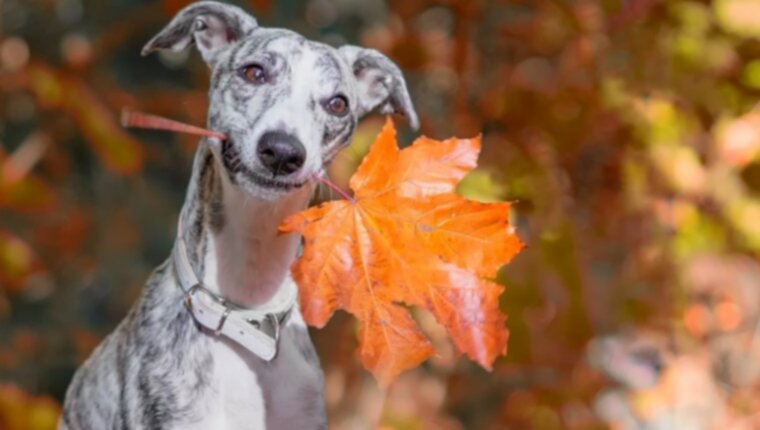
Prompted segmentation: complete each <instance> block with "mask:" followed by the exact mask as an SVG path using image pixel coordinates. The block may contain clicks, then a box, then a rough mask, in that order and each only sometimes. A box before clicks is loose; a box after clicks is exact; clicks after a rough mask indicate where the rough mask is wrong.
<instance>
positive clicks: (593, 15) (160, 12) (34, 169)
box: [0, 0, 760, 430]
mask: <svg viewBox="0 0 760 430" xmlns="http://www.w3.org/2000/svg"><path fill="white" fill-rule="evenodd" d="M187 3H189V2H188V1H187V0H163V1H157V0H155V1H154V0H139V1H138V0H109V1H101V0H0V16H1V18H2V20H1V21H0V429H8V430H20V429H25V430H26V429H28V430H32V429H35V430H36V429H50V428H53V424H54V422H55V419H56V416H57V414H58V405H59V404H60V401H61V399H62V397H63V394H64V392H65V389H66V386H67V384H68V382H69V380H70V378H71V376H72V373H73V372H74V370H75V369H76V367H77V366H78V364H79V363H81V362H82V361H83V360H84V359H85V358H86V357H87V356H88V354H89V353H90V351H91V350H92V349H93V348H94V347H95V345H97V343H98V341H99V340H100V339H101V338H102V337H103V336H104V335H106V334H107V333H108V332H109V331H110V330H112V329H113V328H114V327H115V325H116V324H117V323H118V321H119V320H120V319H121V318H122V317H123V316H124V315H125V314H126V312H127V310H128V308H129V307H130V305H131V304H132V302H133V300H134V299H135V298H136V296H137V295H138V294H139V292H140V289H141V288H142V285H143V282H144V281H145V279H146V277H147V276H148V274H149V272H150V271H151V270H152V269H153V268H154V267H155V266H157V265H158V264H159V263H160V262H161V261H163V260H164V259H165V258H166V257H167V256H168V255H169V250H170V248H171V246H172V243H173V239H174V232H175V223H176V217H177V213H178V210H179V208H180V206H181V204H182V200H183V196H184V189H185V186H186V184H187V181H188V179H189V173H190V167H191V157H192V154H193V151H194V147H195V141H194V138H188V137H181V136H171V135H168V134H161V133H154V132H131V131H130V132H126V131H124V130H122V129H121V128H120V126H119V124H118V112H119V111H120V110H121V108H123V107H130V108H135V109H140V110H144V111H147V112H151V113H155V114H159V115H163V116H167V117H170V118H175V119H179V120H182V121H186V122H189V123H193V124H199V125H202V124H204V123H205V113H206V94H205V90H206V88H207V79H208V75H209V74H208V71H207V70H206V68H205V65H203V64H202V62H201V61H200V60H199V58H198V56H197V55H196V54H194V53H191V52H190V51H188V52H187V53H183V54H173V55H169V54H161V55H159V56H151V57H147V58H141V57H140V56H139V51H140V48H141V46H142V44H143V43H144V42H145V41H147V40H148V39H149V38H150V36H152V35H153V34H154V33H155V32H157V31H158V30H159V29H160V28H161V27H162V26H163V25H164V24H165V23H166V22H168V20H169V19H170V18H171V16H172V15H173V14H174V13H175V12H176V11H178V10H179V9H180V8H181V7H182V6H184V5H186V4H187ZM237 3H238V4H239V5H241V6H244V7H245V8H247V9H248V10H250V11H252V13H253V14H254V15H255V16H256V17H257V18H258V19H259V21H260V23H262V24H263V25H265V26H280V27H287V28H290V29H293V30H296V31H299V32H301V33H302V34H304V35H305V36H307V37H309V38H312V39H316V40H321V41H324V42H326V43H329V44H332V45H341V44H344V43H355V44H361V45H364V46H368V47H373V48H376V49H379V50H381V51H383V52H385V53H386V54H388V55H389V56H390V57H392V58H393V59H394V60H395V61H397V62H398V64H399V65H400V66H401V68H402V69H403V70H404V71H405V73H406V76H407V79H408V82H409V84H410V89H411V92H412V96H413V100H414V101H415V103H416V105H417V108H418V111H419V113H420V114H421V117H422V123H423V127H422V131H423V133H424V134H427V135H429V136H431V137H436V138H443V137H448V136H451V135H457V136H462V137H466V136H472V135H475V134H477V133H480V132H482V133H483V137H484V152H483V154H482V156H481V167H480V168H479V169H478V170H477V171H475V172H474V173H473V174H471V175H470V176H469V177H468V178H467V179H466V180H465V181H464V183H463V184H462V186H461V189H460V191H461V192H462V193H463V194H464V195H466V196H468V197H470V198H473V199H480V200H503V199H507V200H513V201H516V204H515V206H514V207H515V211H514V216H515V220H516V223H517V225H518V230H519V233H520V236H521V237H522V238H523V240H524V241H525V242H526V243H527V244H528V246H529V247H528V248H527V249H526V250H524V251H523V252H522V253H521V254H520V255H519V256H518V257H517V258H516V259H515V261H514V262H513V263H511V264H510V265H509V266H508V267H506V268H505V269H504V270H503V272H502V274H501V276H500V281H501V282H503V283H504V284H505V285H506V287H507V289H506V292H505V294H504V296H503V308H504V310H505V312H507V313H508V315H509V321H508V325H509V329H510V332H511V337H510V342H509V353H508V355H507V356H506V357H504V358H503V359H501V360H500V361H499V362H498V363H497V365H496V368H495V369H494V371H493V372H492V373H487V372H485V371H484V370H482V369H480V368H479V367H477V366H476V365H474V364H472V363H470V362H467V361H466V360H464V359H459V358H458V357H457V356H456V355H455V353H454V352H453V350H452V347H451V345H449V344H448V342H447V341H446V339H445V336H444V333H443V331H442V329H441V328H440V327H438V326H436V324H435V323H434V321H432V319H431V318H430V317H429V315H425V314H419V315H418V317H419V319H420V321H421V322H422V324H423V327H425V328H426V330H427V331H428V333H430V335H431V337H432V338H433V340H434V342H435V343H436V346H437V348H438V351H439V352H440V353H439V355H437V356H436V357H435V358H434V359H433V360H431V361H430V362H429V363H427V364H426V365H425V366H424V367H422V368H420V369H416V370H414V371H412V372H409V373H407V374H406V375H404V376H403V377H402V378H401V379H400V380H399V381H398V382H397V383H396V384H395V385H394V386H393V387H391V388H390V389H389V391H387V392H382V391H381V390H380V389H379V388H378V387H377V386H376V385H375V383H374V381H373V380H372V379H371V378H370V377H369V376H368V375H367V374H366V372H364V371H363V370H362V369H361V368H360V366H359V365H358V361H357V358H356V356H355V353H354V350H355V344H354V338H353V331H354V325H353V323H352V321H351V320H350V319H348V318H346V317H344V316H341V317H338V318H335V319H334V320H333V321H332V322H331V323H330V325H329V326H328V327H327V328H326V329H324V330H321V331H314V332H313V338H314V341H315V343H316V345H317V348H318V350H319V352H320V356H321V358H322V362H323V366H324V369H325V375H326V395H327V402H328V408H329V417H330V422H331V428H336V429H362V428H374V427H377V426H380V427H383V428H394V429H423V428H425V429H427V428H431V429H459V428H473V429H560V428H562V429H565V428H566V429H603V428H608V426H610V427H611V428H614V429H638V428H642V429H643V428H683V429H702V428H704V429H709V428H721V429H726V428H731V429H739V428H742V429H743V428H747V429H751V428H760V421H758V417H757V411H759V410H760V390H758V388H759V387H758V384H759V383H760V369H758V367H760V365H759V364H758V363H760V342H757V340H758V333H760V265H759V264H758V256H760V106H757V105H756V103H757V101H758V96H759V95H760V1H757V0H716V1H706V0H501V1H498V0H387V1H382V0H366V1H365V0H362V1H359V0H303V1H298V0H282V1H273V0H271V1H270V0H250V1H239V2H237ZM380 125H381V119H380V118H371V119H368V120H366V121H365V122H364V123H363V125H362V126H361V127H360V128H359V129H358V130H357V134H356V137H355V140H354V143H353V144H352V146H351V147H349V148H347V150H346V151H345V153H344V154H343V155H341V156H340V157H338V159H337V160H336V162H335V163H334V165H333V166H332V171H331V174H332V176H333V177H334V178H335V180H336V182H338V183H342V184H345V183H346V181H347V179H348V177H349V176H350V174H351V172H352V171H353V169H354V168H355V167H356V165H357V163H358V162H359V160H360V159H361V157H362V156H363V154H364V153H365V152H366V149H367V146H368V145H369V143H370V142H371V141H372V139H373V137H374V136H375V134H376V132H377V131H378V130H379V127H380ZM411 137H412V136H411V135H409V134H407V136H406V138H407V139H410V138H411ZM407 141H409V140H407ZM589 345H590V346H589ZM706 393H707V394H706ZM700 402H701V403H700ZM688 420H691V421H688ZM647 425H649V426H650V427H645V426H647ZM656 425H659V426H660V427H654V426H656Z"/></svg>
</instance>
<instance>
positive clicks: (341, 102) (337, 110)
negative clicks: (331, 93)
mask: <svg viewBox="0 0 760 430" xmlns="http://www.w3.org/2000/svg"><path fill="white" fill-rule="evenodd" d="M325 108H327V111H328V112H330V113H331V114H333V115H338V116H343V115H345V114H346V113H348V99H347V98H346V97H345V96H342V95H337V96H335V97H333V98H331V99H330V100H328V101H327V103H325Z"/></svg>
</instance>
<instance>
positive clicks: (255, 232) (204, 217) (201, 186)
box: [179, 143, 313, 307]
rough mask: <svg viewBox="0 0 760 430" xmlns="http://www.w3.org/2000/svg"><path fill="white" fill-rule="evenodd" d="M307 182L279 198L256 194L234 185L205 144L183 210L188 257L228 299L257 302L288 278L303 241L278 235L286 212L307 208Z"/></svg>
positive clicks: (309, 189) (205, 280) (205, 279)
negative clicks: (268, 198) (266, 197)
mask: <svg viewBox="0 0 760 430" xmlns="http://www.w3.org/2000/svg"><path fill="white" fill-rule="evenodd" d="M312 189H313V188H312V187H311V186H309V185H306V186H304V187H302V188H299V189H296V190H293V191H291V192H290V193H288V194H287V195H285V196H283V197H281V198H279V199H277V200H264V199H258V198H255V197H253V196H251V195H250V194H248V193H247V192H246V191H245V190H243V189H242V188H241V187H239V186H238V185H236V184H233V183H232V182H231V181H230V179H229V177H228V175H227V174H226V172H225V170H224V168H223V167H222V166H221V165H220V163H219V162H218V161H217V158H216V157H215V156H214V155H213V154H212V151H211V149H210V148H209V146H208V145H207V144H205V143H203V144H202V145H201V147H199V149H198V152H197V154H196V158H195V162H194V164H193V174H192V179H191V183H190V186H189V188H188V195H187V198H186V200H185V204H184V207H183V209H182V214H181V216H182V217H183V218H182V220H183V225H184V226H185V227H184V228H183V230H184V231H182V232H179V234H182V235H183V238H184V240H185V243H186V247H187V252H188V259H189V261H190V263H191V265H192V266H193V269H194V270H195V272H196V276H197V277H198V279H201V280H202V282H203V284H204V286H205V287H206V288H207V289H209V290H211V291H212V292H214V293H216V294H218V295H219V296H221V297H223V298H225V299H226V300H228V301H230V302H232V303H234V304H236V305H239V306H244V307H255V306H256V305H259V304H262V303H265V302H267V301H269V300H271V299H272V298H274V297H275V296H276V295H277V294H278V292H280V290H281V288H280V287H281V286H282V285H283V284H284V282H285V281H286V280H287V279H288V277H289V268H290V265H291V264H292V262H293V260H294V259H295V256H296V252H297V251H298V246H299V243H300V236H299V235H296V234H287V235H281V234H278V230H277V227H278V226H279V225H280V223H281V222H282V220H284V219H285V218H286V217H287V216H289V215H291V214H294V213H296V212H298V211H300V210H302V209H304V208H305V207H306V205H307V204H308V202H309V199H310V198H311V195H312Z"/></svg>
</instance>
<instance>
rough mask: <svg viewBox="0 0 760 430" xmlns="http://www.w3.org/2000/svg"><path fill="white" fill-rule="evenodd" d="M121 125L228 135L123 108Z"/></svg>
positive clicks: (202, 134)
mask: <svg viewBox="0 0 760 430" xmlns="http://www.w3.org/2000/svg"><path fill="white" fill-rule="evenodd" d="M121 125H122V126H124V127H136V128H148V129H153V130H166V131H173V132H177V133H189V134H195V135H198V136H206V137H216V138H217V139H221V140H224V139H226V138H227V136H225V135H224V133H219V132H216V131H211V130H206V129H205V128H201V127H196V126H194V125H189V124H185V123H182V122H179V121H174V120H171V119H167V118H163V117H160V116H157V115H150V114H147V113H142V112H136V111H129V110H126V109H125V110H123V111H122V112H121Z"/></svg>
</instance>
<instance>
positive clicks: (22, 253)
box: [0, 230, 40, 292]
mask: <svg viewBox="0 0 760 430" xmlns="http://www.w3.org/2000/svg"><path fill="white" fill-rule="evenodd" d="M39 268H40V264H39V261H38V260H37V257H36V256H35V254H34V251H33V250H32V248H31V247H30V246H29V245H28V244H27V243H26V242H24V241H23V240H21V239H19V238H18V237H16V236H14V235H13V234H11V233H8V232H6V231H3V230H0V286H4V287H5V288H6V289H7V290H9V292H16V291H18V289H20V288H21V286H22V285H23V283H24V281H25V280H26V278H27V277H28V276H29V275H31V274H32V273H34V272H35V271H37V270H39Z"/></svg>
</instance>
